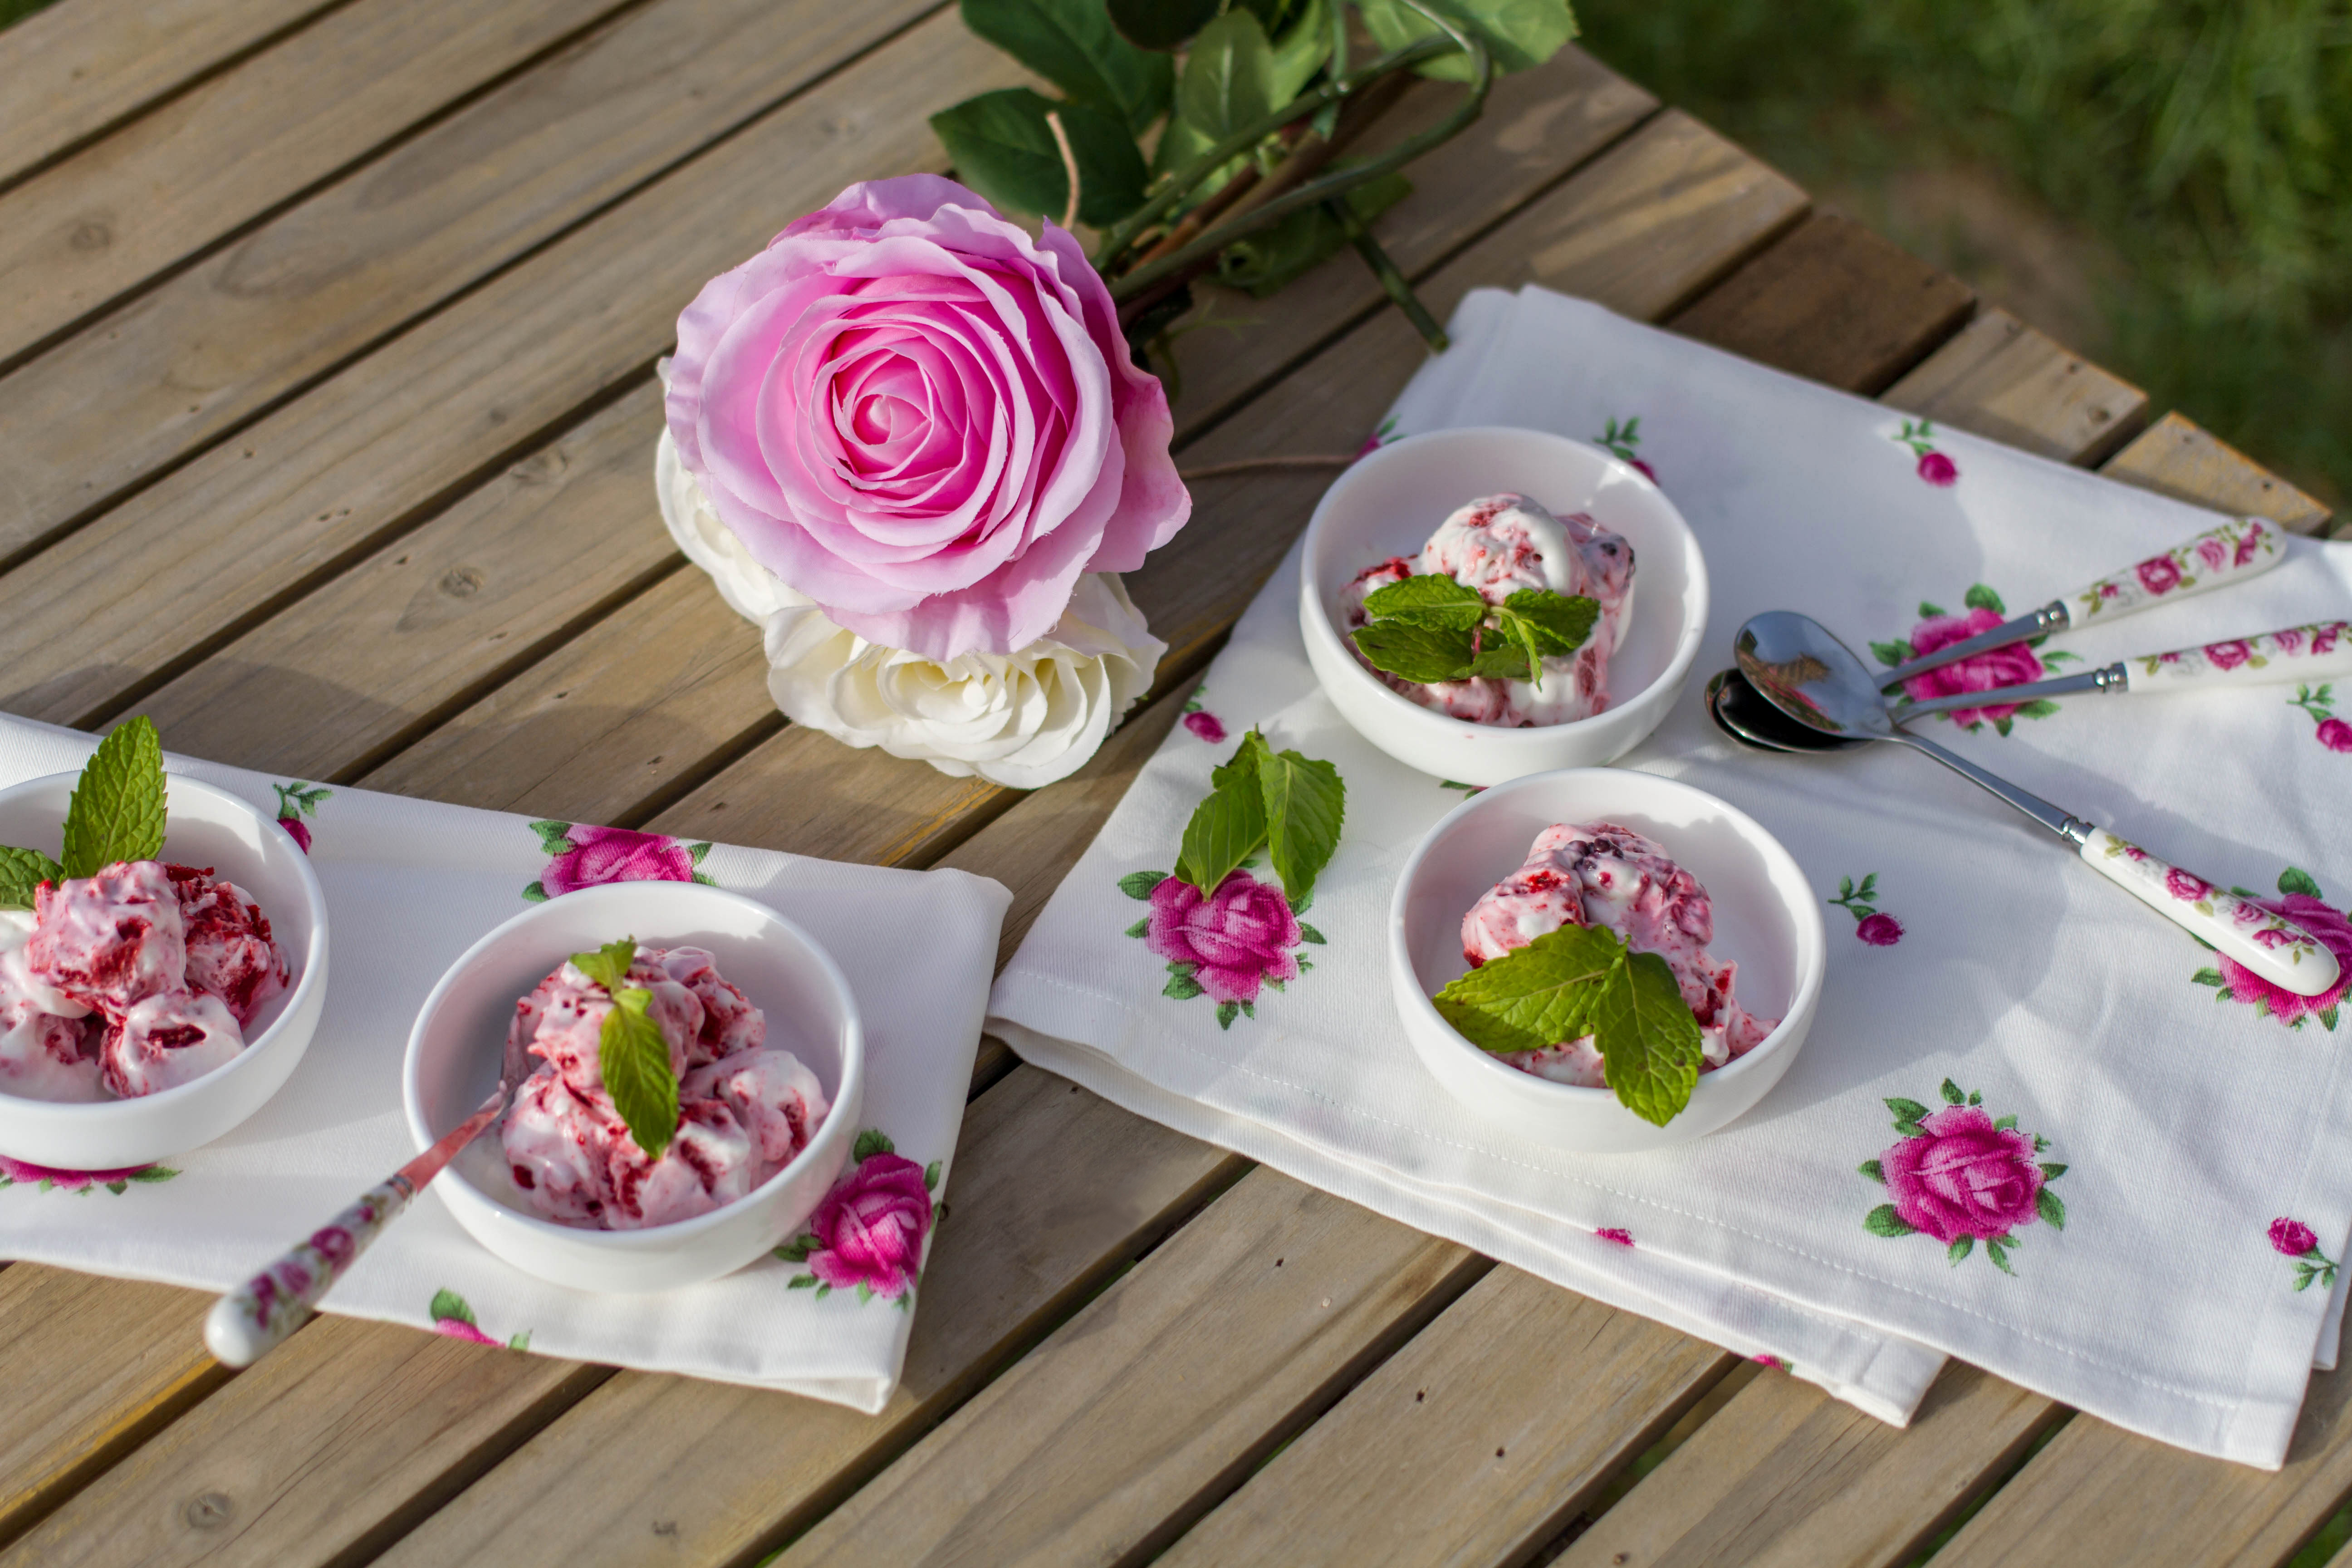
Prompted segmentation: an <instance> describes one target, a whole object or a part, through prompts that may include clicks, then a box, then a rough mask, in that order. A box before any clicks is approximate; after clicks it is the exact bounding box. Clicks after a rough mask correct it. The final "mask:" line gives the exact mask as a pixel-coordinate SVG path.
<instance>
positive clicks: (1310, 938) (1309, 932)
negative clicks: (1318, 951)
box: [1290, 904, 1330, 947]
mask: <svg viewBox="0 0 2352 1568" xmlns="http://www.w3.org/2000/svg"><path fill="white" fill-rule="evenodd" d="M1290 912H1291V913H1292V914H1297V912H1298V906H1297V904H1293V905H1291V906H1290ZM1298 940H1299V941H1301V942H1313V943H1314V944H1315V945H1316V946H1318V947H1328V946H1329V945H1330V944H1329V943H1328V942H1325V941H1324V940H1323V933H1322V932H1321V931H1317V930H1316V929H1315V928H1314V927H1313V926H1311V925H1308V924H1307V922H1306V921H1299V922H1298Z"/></svg>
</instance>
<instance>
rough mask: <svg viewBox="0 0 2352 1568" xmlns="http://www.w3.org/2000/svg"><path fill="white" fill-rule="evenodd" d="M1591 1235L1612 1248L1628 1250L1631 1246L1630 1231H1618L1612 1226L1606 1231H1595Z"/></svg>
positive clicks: (1631, 1236) (1631, 1234) (1631, 1237)
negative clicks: (1626, 1248)
mask: <svg viewBox="0 0 2352 1568" xmlns="http://www.w3.org/2000/svg"><path fill="white" fill-rule="evenodd" d="M1592 1234H1593V1235H1594V1236H1596V1237H1600V1238H1601V1240H1603V1241H1605V1242H1607V1243H1608V1244H1609V1245H1610V1246H1612V1247H1629V1248H1630V1247H1632V1246H1633V1232H1632V1231H1630V1230H1620V1229H1618V1228H1617V1227H1616V1226H1611V1227H1610V1228H1608V1229H1607V1230H1596V1231H1594V1232H1593V1233H1592Z"/></svg>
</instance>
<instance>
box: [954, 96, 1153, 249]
mask: <svg viewBox="0 0 2352 1568" xmlns="http://www.w3.org/2000/svg"><path fill="white" fill-rule="evenodd" d="M1048 114H1059V115H1060V116H1061V119H1062V129H1063V131H1064V132H1066V134H1067V135H1068V136H1069V138H1070V152H1071V154H1072V155H1073V156H1074V157H1076V160H1077V164H1078V220H1079V221H1080V222H1081V223H1087V224H1092V225H1094V226H1096V227H1098V228H1099V227H1105V226H1108V225H1110V224H1114V223H1117V222H1118V220H1119V219H1120V218H1123V217H1125V216H1127V215H1128V214H1129V213H1131V212H1133V211H1134V210H1135V209H1136V208H1137V207H1139V206H1141V205H1143V187H1144V185H1145V184H1146V182H1148V181H1149V180H1150V171H1149V170H1147V169H1146V168H1145V167H1144V163H1143V153H1142V152H1141V151H1140V150H1139V149H1138V148H1137V146H1136V144H1135V139H1134V137H1132V136H1131V135H1129V133H1128V131H1127V128H1126V127H1125V126H1124V125H1122V124H1120V123H1119V121H1118V119H1117V118H1116V117H1115V116H1113V115H1111V114H1109V113H1108V112H1106V111H1104V110H1099V109H1096V108H1093V107H1091V106H1090V105H1087V104H1085V103H1055V101H1054V100H1051V99H1049V98H1046V97H1045V95H1044V94H1042V93H1039V92H1035V91H1034V90H1032V89H1028V88H1025V87H1008V88H1002V89H998V90H997V91H995V92H984V93H982V94H981V95H980V96H979V97H977V98H968V99H966V100H963V101H962V102H961V103H959V104H957V105H956V106H955V107H954V108H952V109H946V110H940V112H939V113H937V114H934V115H932V116H931V129H932V131H934V132H937V133H938V135H939V139H940V145H942V146H944V147H945V148H946V149H947V150H948V156H949V157H950V158H952V159H954V160H955V165H956V174H957V176H958V177H959V178H961V180H962V181H963V183H964V184H968V185H970V186H971V188H972V189H973V190H975V191H978V192H979V193H980V194H981V195H983V196H986V197H987V198H988V199H989V200H990V201H992V202H993V203H995V204H996V205H998V206H1001V207H1003V208H1005V209H1007V210H1009V211H1013V212H1024V213H1035V214H1038V215H1040V216H1045V217H1050V218H1052V219H1054V220H1055V222H1057V223H1058V222H1059V221H1061V217H1062V214H1063V212H1064V211H1065V210H1066V208H1067V207H1068V205H1069V201H1070V175H1069V171H1068V169H1067V168H1066V167H1065V166H1064V164H1063V163H1062V149H1061V144H1060V143H1059V142H1055V140H1054V128H1053V127H1052V126H1051V125H1050V124H1048V123H1047V122H1046V120H1045V117H1046V116H1047V115H1048Z"/></svg>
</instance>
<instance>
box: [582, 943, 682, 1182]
mask: <svg viewBox="0 0 2352 1568" xmlns="http://www.w3.org/2000/svg"><path fill="white" fill-rule="evenodd" d="M615 945H617V944H615ZM605 951H607V952H609V951H611V950H610V949H606V950H605ZM653 999H654V994H653V993H652V992H650V991H648V990H646V988H645V987H644V986H642V985H624V986H622V987H621V988H620V989H619V990H618V991H615V992H614V993H613V1010H612V1011H611V1012H609V1013H607V1014H605V1015H604V1028H603V1029H602V1030H601V1031H599V1033H598V1034H597V1037H596V1066H597V1069H598V1070H599V1071H600V1072H602V1073H603V1074H604V1089H605V1091H606V1092H607V1093H609V1094H611V1095H612V1097H613V1109H614V1110H617V1111H619V1112H620V1113H621V1120H622V1121H625V1122H626V1123H627V1124H628V1129H629V1136H630V1138H632V1139H633V1140H635V1142H636V1145H637V1147H638V1148H640V1149H642V1150H644V1151H645V1152H646V1159H648V1160H658V1159H660V1158H661V1157H662V1152H663V1151H664V1150H666V1149H667V1148H668V1147H669V1141H670V1140H671V1138H673V1137H675V1136H676V1135H677V1074H676V1073H674V1072H672V1071H671V1070H670V1065H669V1041H667V1039H665V1038H663V1037H662V1032H661V1026H660V1025H658V1024H656V1023H655V1022H654V1021H653V1019H652V1018H651V1017H649V1016H646V1007H647V1006H648V1005H650V1004H651V1003H652V1002H653Z"/></svg>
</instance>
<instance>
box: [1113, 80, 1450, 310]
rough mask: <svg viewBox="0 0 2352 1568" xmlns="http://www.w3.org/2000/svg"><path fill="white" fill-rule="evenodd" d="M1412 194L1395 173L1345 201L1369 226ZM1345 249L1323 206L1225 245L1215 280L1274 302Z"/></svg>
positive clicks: (1366, 185) (1335, 170) (1344, 233)
mask: <svg viewBox="0 0 2352 1568" xmlns="http://www.w3.org/2000/svg"><path fill="white" fill-rule="evenodd" d="M1179 123H1181V121H1180V122H1179ZM1172 132H1173V128H1172V127H1171V135H1170V136H1169V137H1168V138H1166V139H1165V140H1163V141H1162V142H1161V145H1162V146H1163V147H1165V146H1166V145H1167V143H1168V142H1170V141H1173V140H1174V139H1175V138H1174V135H1173V133H1172ZM1207 145H1208V144H1207V143H1206V142H1202V144H1201V146H1200V147H1199V148H1196V149H1195V150H1194V155H1195V156H1197V155H1198V153H1200V152H1202V151H1205V150H1206V148H1207ZM1157 166H1158V167H1160V168H1161V169H1163V170H1164V169H1166V168H1168V167H1169V166H1170V165H1169V164H1168V163H1164V162H1160V163H1158V165H1157ZM1346 167H1348V165H1347V164H1346V163H1335V164H1333V165H1331V172H1332V173H1334V174H1336V173H1339V171H1340V170H1342V169H1345V168H1346ZM1409 195H1412V181H1410V180H1408V179H1406V178H1405V177H1404V176H1403V175H1402V174H1398V173H1396V172H1395V171H1393V170H1391V172H1389V173H1388V174H1376V175H1374V176H1373V177H1372V178H1370V179H1369V180H1366V181H1365V182H1364V183H1363V184H1360V185H1358V186H1356V187H1355V188H1354V189H1352V190H1350V191H1349V192H1348V193H1347V195H1345V196H1344V197H1343V198H1341V199H1342V200H1344V201H1346V202H1347V204H1348V206H1349V210H1350V211H1352V212H1353V213H1354V214H1355V215H1356V218H1357V221H1359V222H1360V223H1367V224H1369V223H1370V222H1371V221H1372V220H1373V219H1374V218H1376V217H1378V216H1381V214H1382V213H1384V212H1386V211H1388V209H1389V208H1391V207H1392V206H1394V205H1397V203H1399V202H1401V201H1402V200H1404V198H1405V197H1407V196H1409ZM1347 247H1348V233H1347V230H1345V229H1343V228H1341V227H1340V226H1339V219H1337V218H1335V217H1333V216H1331V213H1330V211H1329V209H1328V207H1324V206H1321V205H1317V206H1311V207H1307V208H1303V209H1301V210H1300V211H1298V212H1295V213H1292V214H1291V215H1290V216H1287V217H1286V218H1284V219H1282V220H1281V221H1280V222H1278V223H1276V224H1275V225H1274V226H1271V227H1269V228H1263V229H1260V230H1259V231H1258V232H1257V233H1255V234H1253V235H1248V236H1245V237H1243V238H1241V239H1237V240H1235V241H1234V243H1233V244H1231V245H1229V246H1227V247H1225V248H1224V249H1223V251H1222V252H1220V253H1219V254H1218V257H1217V272H1216V279H1217V281H1218V282H1220V283H1222V284H1223V285H1224V286H1225V287H1226V288H1228V289H1244V290H1246V291H1247V292H1248V293H1249V295H1250V296H1251V297H1252V298H1253V299H1258V300H1265V299H1271V298H1272V297H1273V296H1274V295H1276V293H1279V292H1280V291H1281V290H1282V289H1284V288H1286V286H1288V285H1289V284H1290V283H1291V282H1293V281H1294V280H1295V279H1298V278H1301V277H1304V276H1305V275H1306V274H1307V273H1308V272H1311V271H1313V270H1314V269H1315V268H1318V267H1320V266H1322V265H1323V263H1325V262H1326V261H1328V260H1329V259H1331V258H1333V257H1334V256H1337V255H1339V252H1341V251H1342V250H1345V249H1346V248H1347Z"/></svg>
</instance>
